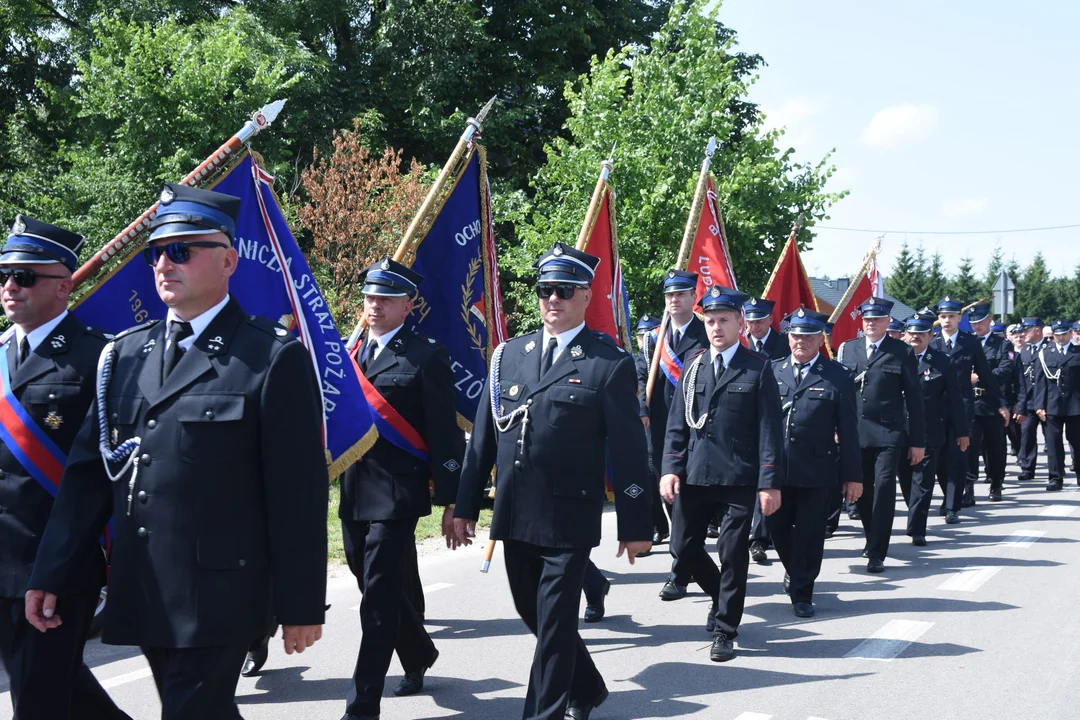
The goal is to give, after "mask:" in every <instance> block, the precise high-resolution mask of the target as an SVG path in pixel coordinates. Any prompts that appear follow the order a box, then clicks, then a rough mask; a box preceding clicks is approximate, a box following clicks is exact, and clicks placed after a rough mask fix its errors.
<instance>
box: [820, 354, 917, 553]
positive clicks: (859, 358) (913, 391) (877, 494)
mask: <svg viewBox="0 0 1080 720" xmlns="http://www.w3.org/2000/svg"><path fill="white" fill-rule="evenodd" d="M838 357H839V360H840V362H841V363H843V364H844V365H845V366H846V367H847V368H848V369H849V370H851V371H852V373H854V376H855V383H856V390H857V393H858V394H857V398H858V411H859V414H860V420H859V444H860V446H861V447H862V463H861V465H862V477H863V494H862V497H860V498H859V501H858V508H859V515H860V516H861V519H862V526H863V532H864V533H865V535H866V550H867V556H868V557H869V558H870V559H872V560H884V559H885V556H886V555H887V554H888V551H889V538H890V536H891V535H892V527H893V522H894V520H895V516H896V474H897V471H898V469H899V465H900V463H901V462H907V458H906V457H901V456H904V455H905V453H904V446H905V438H910V439H911V442H910V444H911V445H913V446H915V447H923V446H924V445H925V442H926V439H925V438H926V428H925V416H924V412H923V403H922V393H921V390H920V388H919V379H918V362H917V361H916V360H915V355H914V353H913V352H912V350H911V348H910V347H908V345H907V344H906V343H904V342H902V341H900V340H896V339H895V338H891V337H888V336H886V337H884V338H882V339H881V341H880V343H879V345H878V348H877V350H876V351H875V353H874V355H873V356H872V357H870V358H868V357H867V353H866V341H865V340H864V339H863V338H858V339H855V340H851V341H848V342H846V343H844V344H843V345H842V346H841V347H840V352H839V354H838ZM905 426H906V427H905Z"/></svg>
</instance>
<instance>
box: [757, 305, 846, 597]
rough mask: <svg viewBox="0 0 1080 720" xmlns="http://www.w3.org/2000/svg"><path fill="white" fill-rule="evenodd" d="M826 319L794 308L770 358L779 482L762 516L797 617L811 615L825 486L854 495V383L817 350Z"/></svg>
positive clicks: (822, 544) (822, 538) (824, 515)
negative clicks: (770, 508) (777, 409)
mask: <svg viewBox="0 0 1080 720" xmlns="http://www.w3.org/2000/svg"><path fill="white" fill-rule="evenodd" d="M828 321H829V316H828V315H824V314H822V313H819V312H816V311H814V310H809V309H807V308H799V309H798V310H797V311H795V314H794V315H793V316H792V318H791V322H790V324H789V325H788V342H789V344H790V346H791V354H790V355H789V356H788V357H787V358H784V359H782V360H773V361H772V371H773V375H774V376H776V381H777V384H778V387H779V389H780V402H781V403H782V410H783V413H784V442H783V443H782V444H781V447H782V448H783V468H784V488H783V490H782V491H781V502H780V509H779V510H777V511H776V512H775V513H773V514H772V515H770V516H769V519H768V523H769V532H770V534H771V535H772V537H773V542H775V543H776V552H777V554H778V555H780V560H781V562H783V563H784V569H785V570H786V572H785V574H784V589H785V590H786V591H787V593H788V595H789V596H790V598H791V605H792V610H793V611H794V613H795V615H796V616H798V617H813V615H814V603H813V599H814V581H815V580H816V579H817V576H818V573H820V572H821V559H822V557H823V555H824V553H825V520H826V519H827V517H828V515H829V504H830V502H831V501H832V496H833V494H834V493H836V492H838V491H840V490H842V491H843V493H844V496H845V497H846V498H847V499H848V501H850V502H855V501H856V500H858V499H859V496H860V495H862V473H861V471H860V467H859V428H858V421H857V420H856V416H855V385H854V384H853V383H852V381H851V373H849V372H848V371H847V368H845V367H844V366H843V365H841V364H840V363H838V362H836V361H834V360H830V359H829V358H827V357H823V356H822V355H821V346H822V345H823V344H824V343H825V328H826V325H827V323H828Z"/></svg>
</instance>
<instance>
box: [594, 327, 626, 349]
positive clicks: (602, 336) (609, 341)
mask: <svg viewBox="0 0 1080 720" xmlns="http://www.w3.org/2000/svg"><path fill="white" fill-rule="evenodd" d="M593 337H596V338H599V339H600V340H603V341H604V342H605V343H607V344H608V345H611V346H612V347H615V348H619V350H622V348H620V347H619V344H618V343H617V342H615V340H614V339H613V338H612V337H611V336H610V335H608V334H607V333H606V332H601V331H599V330H593Z"/></svg>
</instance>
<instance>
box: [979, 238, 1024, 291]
mask: <svg viewBox="0 0 1080 720" xmlns="http://www.w3.org/2000/svg"><path fill="white" fill-rule="evenodd" d="M1004 268H1005V259H1004V256H1003V255H1002V252H1001V246H1000V245H996V246H994V252H993V253H991V254H990V260H989V261H988V262H987V263H986V273H985V274H984V275H983V281H982V285H981V287H980V288H979V292H980V293H981V294H982V295H984V296H986V297H989V296H991V295H993V293H994V285H995V284H996V283H997V279H998V275H1000V274H1001V271H1002V270H1003V269H1004ZM1012 279H1013V282H1015V281H1016V278H1015V277H1014V278H1012Z"/></svg>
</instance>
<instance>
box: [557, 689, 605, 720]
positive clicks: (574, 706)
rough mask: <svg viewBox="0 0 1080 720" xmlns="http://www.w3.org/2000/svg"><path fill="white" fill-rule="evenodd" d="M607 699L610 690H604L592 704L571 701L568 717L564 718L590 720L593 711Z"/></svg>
mask: <svg viewBox="0 0 1080 720" xmlns="http://www.w3.org/2000/svg"><path fill="white" fill-rule="evenodd" d="M607 699H608V689H607V688H604V689H603V690H601V691H600V694H599V695H598V696H597V698H596V699H595V700H593V701H592V702H586V703H578V702H575V701H573V700H571V701H570V707H568V708H566V715H564V716H563V717H564V718H566V720H589V715H591V714H592V711H593V710H594V709H596V708H598V707H600V706H601V705H602V704H603V703H604V701H605V700H607Z"/></svg>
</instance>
